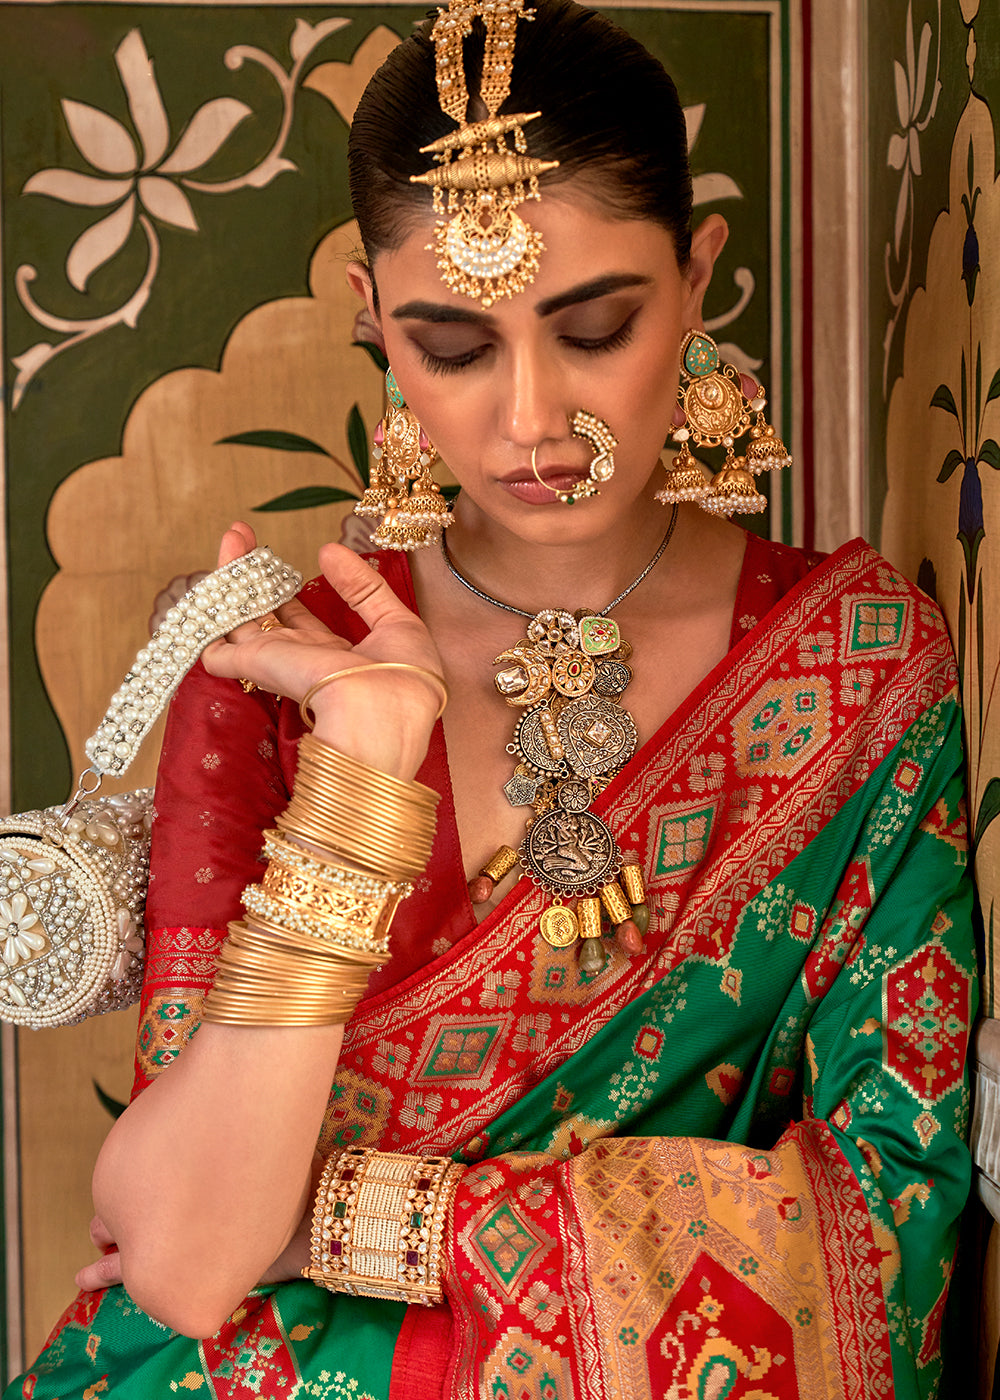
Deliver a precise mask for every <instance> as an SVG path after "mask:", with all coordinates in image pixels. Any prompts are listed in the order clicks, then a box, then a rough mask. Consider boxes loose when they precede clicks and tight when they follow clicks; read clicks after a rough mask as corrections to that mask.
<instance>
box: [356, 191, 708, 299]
mask: <svg viewBox="0 0 1000 1400" xmlns="http://www.w3.org/2000/svg"><path fill="white" fill-rule="evenodd" d="M517 212H518V214H519V215H520V217H521V218H522V219H524V221H525V222H526V223H528V224H530V225H531V227H532V228H533V229H535V230H537V232H538V233H540V234H541V236H542V240H543V243H544V245H545V247H544V251H543V252H542V254H541V256H540V260H539V268H538V271H537V273H536V275H535V279H534V282H533V283H532V284H531V285H530V286H529V287H527V288H526V289H525V291H524V292H522V293H520V294H519V295H517V296H515V297H512V298H510V299H509V300H501V301H498V302H496V303H494V305H493V306H492V307H491V308H490V314H491V315H494V314H495V315H497V316H498V317H503V316H504V315H505V313H507V312H508V311H513V310H514V309H515V308H519V309H523V308H526V307H528V306H531V307H537V306H538V305H540V304H542V303H546V302H548V301H550V300H552V299H553V298H558V297H559V296H560V295H561V294H563V293H564V292H565V291H567V290H568V289H569V288H571V287H576V286H579V285H580V284H582V283H589V282H591V281H595V280H597V279H600V278H605V277H613V276H615V275H623V276H633V277H635V278H641V279H643V281H644V282H645V283H646V284H647V285H654V286H658V285H660V284H661V283H663V282H667V283H670V284H676V283H677V282H679V280H680V276H681V274H680V270H679V268H678V265H677V255H676V251H675V249H674V242H673V238H672V236H671V234H670V232H669V231H668V230H667V229H665V228H664V227H663V226H662V225H661V224H658V223H655V222H653V221H652V220H650V219H625V218H621V217H618V216H614V215H609V214H608V213H607V212H606V211H605V210H603V209H601V208H600V206H599V205H598V203H597V201H596V199H595V197H594V195H593V194H592V193H590V192H588V191H586V190H585V189H583V188H580V187H579V186H578V187H575V188H574V186H573V182H571V181H566V182H564V183H562V184H560V185H558V186H555V187H549V188H543V191H542V197H541V199H539V200H525V201H524V202H523V203H522V204H520V205H518V207H517ZM437 221H438V217H437V216H436V215H435V214H434V213H433V211H432V210H431V209H429V208H428V209H426V210H423V211H420V212H417V213H414V214H413V215H412V217H411V219H410V220H409V221H408V224H407V228H406V233H405V235H404V238H403V240H402V242H401V243H400V244H399V246H398V247H397V248H395V249H392V250H385V251H382V252H380V253H378V254H377V255H376V258H375V262H374V266H373V273H374V276H375V279H376V282H377V284H378V289H379V295H380V299H381V302H382V310H383V312H384V313H387V314H389V315H391V314H392V311H393V309H394V307H396V306H400V305H402V304H403V303H404V302H408V301H411V300H413V299H415V298H416V299H420V300H428V299H431V298H433V299H435V300H437V301H440V302H443V303H445V304H451V305H454V306H456V307H461V308H464V309H470V310H476V311H478V310H479V309H480V307H479V303H478V302H477V301H474V300H472V299H470V298H468V297H464V296H459V295H456V294H455V293H453V292H452V291H451V290H450V289H449V288H448V287H447V286H446V285H445V284H444V282H443V281H442V279H441V274H440V271H439V269H438V267H437V254H436V252H435V251H434V248H433V243H432V237H433V233H434V229H435V225H436V223H437Z"/></svg>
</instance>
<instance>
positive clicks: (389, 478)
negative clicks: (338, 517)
mask: <svg viewBox="0 0 1000 1400" xmlns="http://www.w3.org/2000/svg"><path fill="white" fill-rule="evenodd" d="M385 392H386V397H387V399H388V401H389V402H388V407H387V409H386V412H385V416H384V417H383V419H382V420H381V422H380V423H379V425H378V427H377V428H376V429H375V434H374V442H373V446H372V463H373V465H372V472H371V477H370V480H369V483H368V487H367V489H366V490H365V493H364V495H363V496H362V497H361V500H360V501H359V502H358V504H357V505H356V506H355V507H354V514H355V515H360V516H362V517H364V518H366V519H375V520H377V519H378V518H379V517H380V516H381V517H382V519H381V524H380V525H379V526H378V528H377V529H376V530H375V531H374V532H373V533H372V537H371V542H372V544H373V545H374V547H375V548H376V549H406V550H409V549H424V548H425V547H426V546H427V545H429V544H433V543H434V542H435V541H436V540H437V538H438V537H439V535H440V532H441V531H442V530H446V529H447V528H448V526H449V525H450V524H451V521H452V516H451V512H450V510H449V509H448V502H447V501H446V500H445V498H444V496H443V495H442V494H441V488H440V487H439V486H438V484H437V482H436V481H435V480H434V479H433V477H432V476H431V471H430V469H431V466H432V465H433V463H434V461H435V460H436V458H437V453H436V452H435V450H434V448H433V447H432V446H431V443H430V441H429V440H428V438H427V434H426V433H425V432H424V430H423V428H422V427H421V426H420V424H419V422H418V421H417V419H416V417H415V415H414V414H413V413H412V412H411V410H410V409H408V408H407V407H406V400H405V398H404V397H403V394H402V391H401V390H400V388H399V385H398V384H397V383H396V376H395V375H394V374H393V372H392V370H391V369H389V370H387V371H386V376H385Z"/></svg>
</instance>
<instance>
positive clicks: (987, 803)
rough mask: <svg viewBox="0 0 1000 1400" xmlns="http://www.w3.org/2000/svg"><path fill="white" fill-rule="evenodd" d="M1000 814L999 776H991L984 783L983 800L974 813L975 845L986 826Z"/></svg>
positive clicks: (984, 833) (983, 834) (977, 843)
mask: <svg viewBox="0 0 1000 1400" xmlns="http://www.w3.org/2000/svg"><path fill="white" fill-rule="evenodd" d="M998 816H1000V778H991V779H990V780H989V782H988V783H987V784H986V791H985V792H984V793H983V800H982V802H980V804H979V811H978V812H977V813H976V835H975V845H977V846H978V845H979V843H980V841H981V840H982V839H983V837H984V836H985V835H986V828H987V827H988V826H989V825H990V823H991V822H993V821H995V820H996V818H997V817H998Z"/></svg>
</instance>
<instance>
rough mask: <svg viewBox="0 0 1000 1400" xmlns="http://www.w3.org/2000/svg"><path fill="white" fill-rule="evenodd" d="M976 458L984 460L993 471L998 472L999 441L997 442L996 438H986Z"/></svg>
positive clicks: (999, 458)
mask: <svg viewBox="0 0 1000 1400" xmlns="http://www.w3.org/2000/svg"><path fill="white" fill-rule="evenodd" d="M976 460H977V461H980V462H985V463H986V465H987V466H988V467H992V468H993V470H994V471H995V472H1000V442H997V440H996V438H987V439H986V441H985V442H984V443H983V445H982V447H981V448H980V449H979V456H978V458H977V459H976Z"/></svg>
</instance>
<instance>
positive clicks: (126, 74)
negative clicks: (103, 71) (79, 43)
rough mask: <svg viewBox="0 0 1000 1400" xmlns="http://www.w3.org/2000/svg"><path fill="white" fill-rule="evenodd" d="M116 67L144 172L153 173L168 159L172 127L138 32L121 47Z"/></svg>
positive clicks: (117, 52) (131, 35) (135, 30)
mask: <svg viewBox="0 0 1000 1400" xmlns="http://www.w3.org/2000/svg"><path fill="white" fill-rule="evenodd" d="M115 63H116V64H117V65H118V72H119V73H120V74H121V79H122V85H123V86H124V88H125V95H126V97H127V98H128V106H129V111H130V112H131V113H132V120H133V122H134V123H135V129H136V131H137V132H138V133H139V140H140V142H141V144H142V169H143V170H150V169H152V167H153V166H154V165H158V164H159V162H160V161H161V160H162V159H163V157H164V156H165V155H166V151H167V147H168V145H169V144H170V123H169V122H168V120H167V113H166V108H165V107H164V105H163V98H162V97H161V96H160V89H159V87H158V86H157V83H156V78H155V76H154V74H153V62H152V59H151V58H150V57H149V54H148V53H147V52H146V45H145V44H144V43H143V39H142V34H141V33H140V31H139V30H138V29H133V30H130V32H129V33H128V34H126V36H125V38H124V39H123V40H122V41H121V43H120V44H119V45H118V47H117V49H116V50H115Z"/></svg>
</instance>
